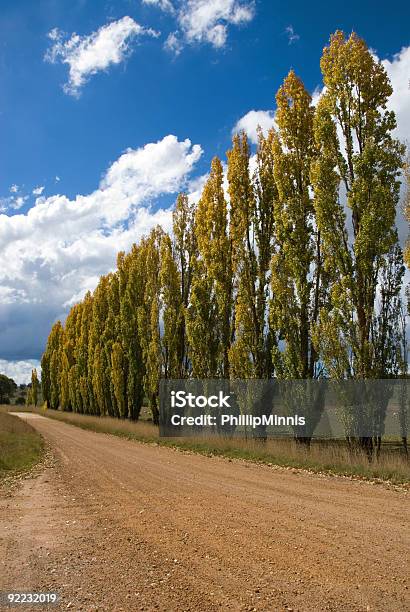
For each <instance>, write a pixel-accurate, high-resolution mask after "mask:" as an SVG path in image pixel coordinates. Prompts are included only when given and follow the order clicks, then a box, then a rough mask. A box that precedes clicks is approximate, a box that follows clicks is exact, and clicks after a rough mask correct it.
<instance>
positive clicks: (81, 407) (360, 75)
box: [42, 31, 407, 422]
mask: <svg viewBox="0 0 410 612" xmlns="http://www.w3.org/2000/svg"><path fill="white" fill-rule="evenodd" d="M321 69H322V74H323V82H324V85H325V88H324V91H323V93H322V95H321V97H320V99H319V101H318V103H317V104H316V106H314V105H313V104H312V98H311V96H310V95H309V93H308V91H307V90H306V89H305V87H304V85H303V83H302V81H301V80H300V79H299V78H298V77H297V76H296V74H295V73H294V72H293V71H291V72H290V73H289V74H288V76H287V78H286V79H285V81H284V83H283V85H282V86H281V87H280V89H279V91H278V92H277V95H276V103H277V111H276V115H275V122H276V126H275V128H273V129H272V130H271V131H270V132H269V133H268V134H267V135H263V134H262V132H259V137H258V145H257V151H256V153H255V154H254V155H251V151H250V145H249V142H248V139H247V136H246V135H245V134H244V133H241V134H239V135H236V136H235V137H234V138H233V144H232V148H231V150H230V151H228V153H227V165H226V172H225V168H224V166H223V164H222V162H221V160H220V159H218V158H214V159H213V161H212V166H211V169H210V174H209V178H208V180H207V181H206V184H205V186H204V189H203V192H202V196H201V198H200V200H199V202H198V203H197V204H196V205H192V204H190V202H189V200H188V197H187V195H185V194H181V195H179V197H178V199H177V202H176V205H175V208H174V212H173V229H172V233H171V234H170V235H169V234H167V233H165V232H164V231H163V230H162V229H161V228H160V227H156V228H155V229H153V230H152V231H151V233H150V234H149V235H148V236H146V237H144V238H143V239H142V240H141V241H140V242H139V243H138V244H135V245H134V246H133V247H132V249H131V252H130V253H128V254H125V253H120V254H119V255H118V261H117V269H116V271H115V272H113V273H110V274H108V275H107V276H103V277H102V278H101V279H100V282H99V284H98V286H97V288H96V289H95V291H94V293H93V294H91V293H87V295H86V296H85V298H84V300H83V301H82V302H81V303H78V304H76V305H75V306H74V307H73V308H72V309H71V311H70V313H69V315H68V317H67V320H66V322H65V325H64V326H63V325H62V324H61V323H60V322H57V323H56V324H55V325H54V326H53V328H52V330H51V333H50V336H49V338H48V343H47V348H46V351H45V353H44V355H43V358H42V387H43V397H44V399H45V400H46V401H47V403H48V405H49V406H50V407H52V408H61V409H63V410H74V411H77V412H82V413H90V414H97V415H111V416H116V417H128V418H131V419H137V418H138V416H139V413H140V409H141V406H142V404H143V402H144V399H145V398H146V399H147V401H148V403H149V406H150V409H151V411H152V416H153V420H154V422H158V387H159V381H160V379H161V378H186V377H195V378H209V377H211V378H218V377H221V378H262V379H266V378H271V377H279V378H289V379H301V378H319V377H321V376H328V377H332V378H338V379H352V378H353V379H354V378H358V379H361V378H392V377H398V376H400V375H403V374H405V373H406V372H407V364H406V353H407V349H406V337H405V326H406V324H405V317H406V314H405V311H404V308H403V304H402V285H403V275H404V266H403V255H402V250H401V248H400V246H399V242H398V236H397V230H396V226H395V218H396V211H397V208H398V205H399V200H400V185H401V178H402V176H403V168H404V167H405V147H404V145H403V144H401V143H400V142H399V141H398V140H396V139H395V138H394V136H393V131H394V129H395V127H396V121H395V116H394V113H393V112H391V111H389V110H387V103H388V100H389V97H390V96H391V94H392V88H391V85H390V82H389V79H388V77H387V74H386V72H385V69H384V67H383V66H382V65H381V63H379V62H377V61H376V60H375V59H374V57H373V56H372V54H371V53H370V51H369V50H368V48H367V46H366V44H365V42H364V41H363V40H362V39H360V38H359V37H358V36H357V35H355V34H352V35H351V36H350V37H348V38H347V37H345V36H344V34H343V33H342V32H339V31H338V32H336V33H335V34H334V35H333V36H332V37H331V39H330V43H329V45H328V46H327V47H325V49H324V51H323V56H322V59H321ZM225 180H227V189H226V190H225V189H224V186H225ZM226 191H227V193H226Z"/></svg>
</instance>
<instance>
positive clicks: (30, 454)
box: [0, 411, 44, 480]
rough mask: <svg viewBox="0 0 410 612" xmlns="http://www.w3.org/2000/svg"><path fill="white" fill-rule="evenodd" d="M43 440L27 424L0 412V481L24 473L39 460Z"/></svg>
mask: <svg viewBox="0 0 410 612" xmlns="http://www.w3.org/2000/svg"><path fill="white" fill-rule="evenodd" d="M43 450H44V443H43V439H42V437H41V436H40V434H38V433H37V432H36V431H35V430H34V429H33V428H32V427H31V426H30V425H29V424H28V423H25V422H24V421H22V420H21V419H19V418H18V417H16V416H13V415H11V414H8V412H5V411H0V480H1V479H2V478H4V477H5V476H9V475H11V474H14V473H18V472H25V471H27V470H29V469H30V468H31V467H33V466H34V465H35V464H36V463H37V462H38V461H39V460H40V458H41V456H42V454H43Z"/></svg>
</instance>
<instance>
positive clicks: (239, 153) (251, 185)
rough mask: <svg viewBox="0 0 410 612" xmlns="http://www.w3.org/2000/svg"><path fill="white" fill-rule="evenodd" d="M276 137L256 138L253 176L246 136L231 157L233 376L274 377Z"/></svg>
mask: <svg viewBox="0 0 410 612" xmlns="http://www.w3.org/2000/svg"><path fill="white" fill-rule="evenodd" d="M272 139H273V134H272V133H270V134H269V135H268V136H267V138H264V137H263V135H262V133H261V131H259V136H258V150H257V153H256V170H255V173H254V176H253V177H251V175H250V149H249V142H248V139H247V136H246V134H245V133H242V134H239V135H236V136H234V138H233V146H232V149H231V150H230V151H229V152H228V183H229V187H228V191H229V197H230V232H229V233H230V240H231V245H232V255H231V257H232V274H233V278H234V281H233V284H234V304H235V306H234V322H233V334H232V335H233V337H234V342H233V344H232V346H231V347H230V351H229V357H230V363H231V368H232V374H233V376H234V377H242V378H245V377H251V378H269V377H270V376H271V375H272V356H271V350H272V340H273V338H272V334H271V331H270V329H269V321H268V316H267V313H268V295H269V276H270V274H269V265H270V260H271V256H272V248H273V230H274V215H273V212H274V204H275V200H276V191H277V190H276V186H275V183H274V179H273V155H272Z"/></svg>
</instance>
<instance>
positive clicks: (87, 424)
mask: <svg viewBox="0 0 410 612" xmlns="http://www.w3.org/2000/svg"><path fill="white" fill-rule="evenodd" d="M36 412H38V413H40V414H45V416H48V417H51V418H53V419H57V420H60V421H64V422H65V423H70V424H71V425H76V426H77V427H81V428H82V429H87V430H91V431H95V432H99V433H109V434H113V435H116V436H120V437H123V438H127V439H129V440H137V441H138V442H144V443H151V444H152V443H155V444H158V445H160V446H166V447H169V448H175V449H181V450H185V451H189V452H195V453H199V454H202V455H207V456H222V457H227V458H230V459H243V460H246V461H252V462H254V463H263V464H266V465H270V466H280V467H286V468H295V469H304V470H308V471H311V472H315V473H322V474H323V473H325V474H330V475H342V476H348V477H356V478H360V479H366V480H373V481H388V482H391V483H393V484H398V485H405V486H406V487H409V488H410V462H409V461H408V460H407V459H406V458H405V456H404V455H403V454H402V453H401V451H400V450H398V449H393V450H391V449H390V448H389V447H387V448H384V449H383V451H382V453H381V455H380V457H379V459H378V460H374V461H372V462H371V463H369V461H368V458H367V456H366V455H365V454H364V453H361V452H355V453H352V452H351V451H349V449H348V448H347V447H346V445H345V444H343V443H342V444H340V443H337V442H327V443H314V444H312V446H311V448H310V449H306V448H303V447H301V446H300V445H297V444H296V443H295V442H294V441H293V440H268V441H267V442H266V443H261V442H259V441H257V440H252V439H250V440H249V439H248V440H244V439H239V438H235V439H232V438H219V437H218V438H216V437H198V438H172V439H170V438H160V437H159V435H158V428H157V427H155V426H154V425H153V424H152V423H150V422H147V421H138V422H130V421H120V420H119V419H113V418H110V417H96V416H90V415H82V414H76V413H67V412H60V411H56V410H47V411H46V412H44V411H43V410H40V409H37V410H36Z"/></svg>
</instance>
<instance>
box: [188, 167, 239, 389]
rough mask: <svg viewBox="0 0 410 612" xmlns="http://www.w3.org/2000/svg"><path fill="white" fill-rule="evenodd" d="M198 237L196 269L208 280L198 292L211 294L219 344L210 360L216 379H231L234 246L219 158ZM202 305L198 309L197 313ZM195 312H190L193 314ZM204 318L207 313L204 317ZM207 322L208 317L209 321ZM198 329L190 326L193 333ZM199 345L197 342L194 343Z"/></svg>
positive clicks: (205, 193) (208, 184) (208, 185)
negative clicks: (229, 229) (232, 252)
mask: <svg viewBox="0 0 410 612" xmlns="http://www.w3.org/2000/svg"><path fill="white" fill-rule="evenodd" d="M195 236H196V240H197V244H198V252H199V256H200V258H201V263H200V264H198V265H197V266H196V268H195V270H196V273H197V275H198V274H204V275H205V276H206V280H204V281H202V279H199V278H197V279H196V282H195V292H196V295H197V296H198V295H199V293H201V291H203V290H204V289H205V290H206V291H209V297H208V299H207V301H206V302H207V303H208V304H209V308H208V315H210V314H213V315H214V320H213V321H209V323H210V324H211V325H212V326H213V327H214V329H215V331H216V333H217V337H218V344H217V347H215V345H214V343H211V344H210V345H209V346H208V350H215V349H216V350H217V355H215V359H214V356H210V358H209V359H207V361H208V363H209V364H211V362H212V361H215V371H214V373H213V375H214V376H221V377H222V378H229V347H230V342H231V314H232V259H231V242H230V238H229V235H228V216H227V205H226V201H225V194H224V190H223V168H222V163H221V161H220V159H219V158H217V157H214V159H213V160H212V165H211V172H210V175H209V178H208V180H207V182H206V184H205V186H204V189H203V192H202V196H201V199H200V200H199V203H198V207H197V211H196V217H195ZM198 306H200V305H199V304H197V306H196V312H197V313H198V314H199V313H200V311H201V308H199V310H198ZM193 312H194V311H193V310H191V314H192V313H193ZM203 314H205V312H204V313H203ZM206 318H207V317H206ZM194 330H195V325H191V332H193V331H194ZM193 341H194V342H196V339H193Z"/></svg>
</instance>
